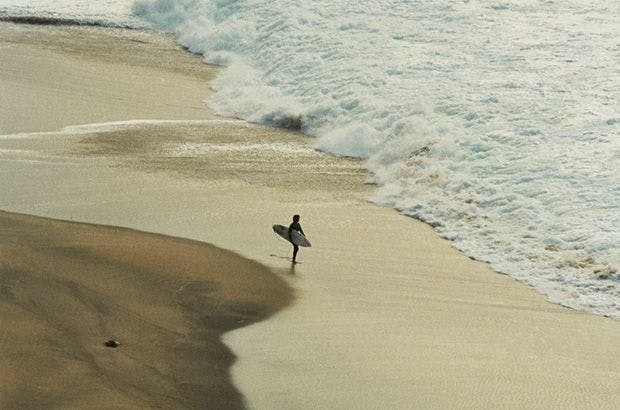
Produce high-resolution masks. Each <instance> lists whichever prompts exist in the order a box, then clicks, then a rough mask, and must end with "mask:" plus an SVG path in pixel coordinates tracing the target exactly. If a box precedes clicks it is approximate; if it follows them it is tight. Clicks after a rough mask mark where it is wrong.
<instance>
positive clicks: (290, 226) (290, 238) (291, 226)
mask: <svg viewBox="0 0 620 410" xmlns="http://www.w3.org/2000/svg"><path fill="white" fill-rule="evenodd" d="M292 231H293V224H290V225H289V226H288V239H289V240H290V241H291V242H293V237H292V236H291V232H292Z"/></svg>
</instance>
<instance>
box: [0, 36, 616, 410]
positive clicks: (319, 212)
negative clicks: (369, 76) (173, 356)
mask: <svg viewBox="0 0 620 410" xmlns="http://www.w3.org/2000/svg"><path fill="white" fill-rule="evenodd" d="M10 30H12V31H11V32H12V33H13V35H15V36H17V37H19V35H18V34H19V33H20V32H21V31H22V30H23V31H24V32H29V30H36V29H32V28H30V29H26V28H19V27H18V28H16V27H11V28H10ZM48 30H50V33H53V32H54V31H53V30H51V29H48ZM72 30H73V31H72ZM80 30H83V29H82V28H79V29H77V28H62V30H60V31H59V32H60V33H61V34H62V36H64V37H62V36H61V38H64V39H65V40H64V41H65V42H68V43H70V46H66V45H65V46H64V48H63V50H55V51H54V52H53V53H52V54H51V55H50V54H49V53H48V51H47V50H43V51H42V52H41V53H38V51H37V50H38V48H37V46H32V47H31V48H30V49H29V52H30V53H34V54H36V55H37V56H39V57H40V58H53V59H55V60H62V61H63V64H65V63H66V64H69V62H70V61H71V60H72V59H73V60H76V61H81V60H82V59H84V60H87V61H89V62H90V63H92V64H104V63H105V64H108V62H105V61H99V60H98V57H97V56H96V55H91V54H89V53H88V52H82V51H81V49H80V47H81V46H80V44H81V42H80V41H79V38H78V37H76V36H75V34H76V33H79V31H80ZM95 31H96V30H95ZM72 33H73V34H72ZM24 37H27V35H25V36H24ZM95 37H96V38H98V39H99V40H98V41H101V42H103V43H105V44H108V43H109V45H108V46H106V47H107V49H109V50H111V51H110V52H111V53H112V54H111V56H109V59H111V61H116V63H115V65H114V66H113V70H106V69H105V68H104V65H101V66H100V68H101V71H100V72H99V76H98V77H99V80H100V81H102V82H103V83H105V82H106V81H107V82H109V83H110V84H114V83H115V81H116V80H115V79H116V77H118V76H120V74H117V73H116V71H118V70H121V71H122V70H125V68H124V65H127V70H129V71H131V70H133V68H134V66H133V65H131V64H128V63H127V64H125V63H124V59H123V57H122V56H123V55H124V54H125V53H124V52H122V50H121V51H120V52H119V56H118V59H117V56H114V54H113V53H114V50H116V49H117V48H118V47H122V45H123V44H126V43H123V42H122V41H121V42H120V43H118V41H119V39H118V35H116V34H115V35H113V36H110V35H109V33H108V34H106V33H105V31H102V32H101V33H100V34H96V35H95ZM3 38H4V36H3ZM71 39H72V40H71ZM54 41H55V40H54V38H53V36H52V37H51V39H50V40H49V42H50V43H52V44H53V43H54ZM23 43H27V41H25V40H24V41H22V43H21V44H20V47H19V48H20V49H22V48H24V47H27V44H23ZM65 48H66V49H67V50H69V51H65ZM0 50H3V51H2V53H3V56H2V57H3V58H2V60H5V59H7V60H10V59H12V58H19V52H17V51H15V50H14V49H13V51H15V52H7V51H6V50H7V48H6V47H5V48H4V49H0ZM9 50H10V48H9ZM145 50H148V47H146V48H145ZM15 54H17V57H15ZM133 54H136V55H137V54H139V52H137V51H134V53H133ZM147 54H148V55H149V56H150V58H153V55H152V53H151V52H148V53H147ZM165 55H166V52H164V56H165ZM46 56H47V57H46ZM65 57H66V58H65ZM164 59H165V58H164ZM2 64H5V63H4V62H3V63H2ZM192 64H193V63H189V62H188V65H192ZM153 70H154V71H156V69H155V68H153ZM163 71H164V72H168V73H170V70H167V69H165V70H163ZM175 72H176V73H177V74H178V73H179V71H178V69H177V71H175ZM184 72H185V71H184V70H181V71H180V73H181V74H179V75H178V80H179V81H181V82H182V81H184V79H187V78H188V76H187V75H186V74H184ZM13 74H14V75H15V77H13V78H11V79H10V80H5V79H6V78H7V74H6V73H5V72H4V71H3V72H1V73H0V81H3V82H0V84H6V81H8V82H9V83H11V84H14V83H19V82H23V83H26V84H29V85H30V86H31V87H33V88H36V87H41V86H40V85H37V84H33V82H32V81H31V80H29V79H28V78H29V77H28V76H29V75H31V74H29V72H28V70H25V72H24V73H20V74H15V73H13ZM50 75H53V74H50ZM175 75H176V74H175ZM189 77H190V78H191V76H189ZM135 81H139V78H137V79H135ZM175 81H177V79H173V83H174V82H175ZM73 83H74V82H72V81H71V82H70V81H69V80H66V81H65V83H62V82H61V83H57V86H58V87H59V88H60V89H64V88H69V87H70V86H71V84H73ZM111 87H114V85H111ZM137 87H138V86H137ZM103 88H104V89H105V88H106V87H103ZM14 89H17V87H14ZM41 92H44V91H41ZM162 92H163V91H162ZM201 92H202V90H200V89H196V90H195V91H194V92H192V91H191V90H189V89H188V90H187V93H186V94H185V98H188V100H190V101H191V100H192V99H193V100H194V101H198V100H200V99H202V98H203V97H204V95H205V94H201ZM26 94H27V93H26ZM33 95H37V91H36V90H35V91H34V92H33ZM12 98H17V99H20V98H25V97H21V96H18V97H12ZM138 98H142V97H138ZM70 102H71V98H67V99H63V98H60V99H59V100H58V101H57V102H56V103H55V104H57V108H63V107H64V108H65V109H66V108H68V107H69V106H67V105H63V104H69V103H70ZM102 104H103V103H102ZM132 106H133V104H128V106H127V109H126V110H125V111H124V115H125V116H124V117H120V118H114V119H132V118H133V119H138V118H141V117H140V116H141V114H139V113H137V112H135V111H133V110H132V108H131V107H132ZM134 108H135V109H136V111H139V110H138V108H136V107H134ZM177 108H178V107H177ZM3 109H4V108H3ZM179 109H181V108H179ZM88 111H89V112H91V114H90V115H92V116H91V117H88V118H89V119H88V121H83V122H89V121H94V122H100V121H107V120H109V119H111V118H110V117H108V116H106V115H105V112H106V110H105V104H103V106H102V109H101V112H102V113H103V114H102V115H101V117H102V118H101V119H99V118H98V117H97V112H99V110H98V106H97V105H94V106H92V107H90V108H89V110H88ZM164 111H165V110H164ZM6 112H11V110H10V109H7V110H5V111H3V114H2V115H3V117H1V118H0V119H2V120H4V117H5V116H6V114H5V113H6ZM159 114H161V115H162V116H161V117H160V118H161V119H171V118H183V117H182V115H183V114H182V113H179V111H177V110H176V109H175V108H174V107H172V108H171V109H170V111H169V112H160V113H159ZM177 114H179V115H180V116H176V115H177ZM84 115H86V114H84ZM145 118H154V117H153V116H148V117H145ZM192 118H195V117H192ZM34 122H35V123H36V121H34ZM49 123H50V121H49V120H42V125H37V124H31V125H30V126H31V127H32V128H30V129H44V128H45V127H46V126H48V124H49ZM68 123H70V122H67V123H66V124H68ZM71 123H73V122H71ZM0 124H1V123H0ZM59 124H60V122H59ZM61 125H62V124H61ZM0 127H1V125H0ZM7 129H10V128H5V131H4V132H7ZM0 155H1V156H0V173H1V174H2V175H3V178H2V179H1V180H0V192H3V198H2V204H1V205H0V207H1V208H3V209H6V210H11V211H17V212H24V213H30V214H36V215H43V216H49V217H55V218H62V219H68V220H76V221H85V222H91V223H99V224H108V225H117V226H126V227H131V228H136V229H140V230H144V231H151V232H157V233H161V234H169V235H174V236H181V237H185V238H191V239H196V240H200V241H206V242H209V243H212V244H214V245H216V246H220V247H223V248H226V249H231V250H233V251H235V252H238V253H240V254H241V255H243V256H245V257H248V258H251V259H253V260H256V261H258V262H261V263H263V264H264V265H267V266H268V267H270V268H271V270H272V271H274V272H275V273H276V274H277V275H278V276H280V277H281V278H284V279H286V281H287V282H288V283H289V284H290V285H292V287H293V288H294V289H295V294H296V300H295V302H294V303H293V304H292V305H291V306H290V307H288V308H287V309H285V310H283V311H281V312H279V313H278V314H276V315H275V316H273V317H272V318H270V319H269V320H266V321H261V322H258V323H255V324H254V325H252V326H247V327H243V328H241V329H238V330H236V331H234V332H229V333H226V334H225V335H224V340H225V342H226V344H227V345H228V346H230V347H231V348H232V350H233V352H234V353H235V355H237V356H238V362H237V363H236V364H235V366H234V367H233V374H232V375H233V380H234V381H235V383H236V386H237V387H238V388H239V389H240V390H241V392H242V393H243V394H244V395H245V398H246V400H247V401H246V404H247V405H248V406H249V407H252V408H260V409H267V408H283V409H284V408H286V409H291V408H412V407H413V408H452V407H455V408H498V407H501V408H545V409H548V408H615V407H617V403H618V402H620V390H619V389H618V386H620V364H619V361H618V357H620V325H619V323H618V322H616V321H612V320H609V319H606V318H602V317H596V316H593V315H589V314H585V313H581V312H576V311H573V310H569V309H566V308H563V307H560V306H557V305H552V304H550V303H548V302H546V301H545V299H544V297H543V296H541V295H540V294H538V293H537V292H536V291H534V290H533V289H531V288H529V287H527V286H525V285H522V284H519V283H517V282H515V281H514V280H512V279H511V278H509V277H507V276H504V275H500V274H497V273H495V272H493V271H491V270H490V269H489V268H488V267H487V266H486V265H485V264H483V263H480V262H476V261H473V260H471V259H469V258H467V257H465V256H464V255H462V254H461V253H459V252H457V251H455V250H454V249H453V248H452V247H451V246H450V243H449V242H447V241H445V240H442V239H440V238H438V236H437V235H436V234H435V233H434V232H433V231H432V229H431V228H430V227H428V226H427V225H424V224H422V223H420V222H418V221H415V220H413V219H410V218H406V217H403V216H401V215H399V214H398V213H396V212H395V211H393V210H391V209H387V208H381V207H377V206H374V205H372V204H369V203H368V202H366V198H368V197H369V196H370V195H371V194H372V186H368V185H364V181H365V180H366V178H367V175H366V174H365V173H364V171H363V170H362V169H361V164H360V163H359V162H357V161H354V160H345V159H338V158H333V157H330V156H327V155H323V154H320V153H317V152H315V151H313V150H312V149H311V141H308V140H307V139H305V138H304V137H302V136H300V135H298V134H295V133H290V132H286V131H282V130H272V129H269V128H264V127H258V126H251V125H248V124H245V123H243V122H239V121H229V120H215V121H203V122H168V123H161V122H160V123H155V122H146V123H132V124H115V125H114V124H113V125H106V126H98V127H90V128H87V129H79V130H78V129H73V130H67V131H65V132H60V133H46V134H31V135H20V136H13V137H11V136H6V137H2V138H1V139H0ZM293 213H300V214H301V215H302V221H301V223H302V226H303V227H304V230H305V231H306V233H307V234H308V235H309V237H310V239H311V240H312V241H313V245H314V247H313V248H311V249H302V251H301V253H300V255H299V258H300V260H301V261H302V264H300V265H296V266H291V265H290V262H289V261H288V260H287V258H288V257H290V247H289V246H287V245H286V244H285V243H282V242H279V241H278V239H277V238H275V237H273V236H271V233H270V225H271V224H273V223H282V224H285V223H288V219H289V218H290V216H291V215H292V214H293ZM99 242H100V243H105V241H99ZM3 280H4V279H3ZM137 306H139V305H137ZM119 337H120V336H119ZM97 341H98V340H97ZM103 350H104V352H106V354H107V350H105V349H103ZM66 368H69V367H68V366H66Z"/></svg>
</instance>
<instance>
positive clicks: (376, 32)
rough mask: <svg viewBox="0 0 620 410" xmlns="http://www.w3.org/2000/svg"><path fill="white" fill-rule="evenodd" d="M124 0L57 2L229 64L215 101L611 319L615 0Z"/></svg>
mask: <svg viewBox="0 0 620 410" xmlns="http://www.w3.org/2000/svg"><path fill="white" fill-rule="evenodd" d="M13 2H14V3H19V2H16V1H14V0H13ZM21 3H23V2H21ZM27 3H28V4H31V5H32V7H31V9H29V10H30V11H28V10H27V11H28V12H31V11H32V10H34V11H35V12H37V13H38V12H39V11H37V10H43V8H42V6H40V4H52V5H53V6H52V7H51V10H52V11H54V10H56V11H54V12H58V8H56V9H54V8H53V7H55V5H57V4H58V2H51V1H47V2H45V1H41V2H38V1H32V2H27ZM130 3H131V2H128V1H127V2H120V3H119V2H94V1H82V2H66V5H67V8H66V10H65V11H63V12H61V14H62V13H66V14H72V15H74V16H75V15H78V17H79V16H82V17H85V18H91V19H92V16H93V15H95V14H96V15H101V16H104V17H105V18H104V20H106V21H117V22H121V21H122V22H127V21H139V22H141V23H136V24H142V23H147V24H149V25H151V26H152V27H154V28H157V29H161V30H166V31H170V32H174V33H176V35H177V36H178V41H179V42H180V43H181V44H182V45H183V46H185V47H187V48H188V49H189V50H190V51H193V52H196V53H200V54H202V55H204V58H205V60H206V61H207V62H211V63H216V64H222V65H226V66H227V68H226V70H225V71H224V73H223V74H222V75H221V76H220V77H219V78H218V79H217V80H216V81H215V82H214V83H213V84H212V85H213V87H214V88H215V89H216V91H217V92H216V94H215V95H214V96H213V97H211V98H210V99H209V100H208V101H207V103H208V104H209V105H210V106H211V107H212V108H213V109H214V110H215V111H217V112H218V113H221V114H224V115H229V116H235V117H239V118H244V119H247V120H250V121H254V122H259V123H267V124H273V125H278V126H290V127H300V128H301V129H302V131H304V132H305V133H306V134H308V135H310V136H312V137H314V138H316V148H317V149H319V150H322V151H326V152H330V153H333V154H336V155H342V156H355V157H361V158H365V159H366V166H367V168H368V169H369V170H370V171H372V173H373V180H372V182H374V183H375V184H376V185H377V189H376V194H375V196H374V197H373V198H372V199H373V200H374V201H376V202H377V203H382V204H388V205H391V206H393V207H395V208H396V209H398V210H399V211H401V212H402V213H403V214H406V215H409V216H412V217H416V218H419V219H421V220H423V221H426V222H428V223H429V224H431V225H432V226H433V227H434V228H435V229H436V230H437V231H438V232H439V233H440V234H441V235H442V236H444V237H446V238H448V239H450V240H451V241H453V243H454V246H456V247H457V248H459V249H461V250H462V251H463V252H465V253H466V254H467V255H469V256H471V257H474V258H477V259H480V260H483V261H487V262H489V263H490V264H491V266H492V267H493V268H494V269H495V270H497V271H499V272H502V273H505V274H508V275H511V276H513V277H515V278H517V279H519V280H521V281H523V282H525V283H528V284H530V285H532V286H534V287H535V288H536V289H538V290H539V291H541V292H542V293H544V294H545V295H547V297H548V298H549V300H550V301H552V302H555V303H560V304H562V305H565V306H569V307H573V308H576V309H581V310H585V311H589V312H592V313H596V314H600V315H606V316H610V317H613V318H615V319H620V274H619V273H618V268H619V267H620V176H619V175H620V172H619V170H620V109H619V107H620V105H619V97H620V64H619V63H620V43H619V42H618V39H619V38H620V25H619V24H617V22H618V21H620V6H619V5H618V3H617V2H597V1H590V0H567V1H563V2H560V1H527V0H526V1H511V0H507V1H461V2H454V1H432V0H429V1H373V0H357V1H341V2H333V1H326V0H316V1H296V0H273V1H269V2H265V1H252V0H246V1H232V0H230V1H226V0H217V1H216V0H213V1H208V0H137V1H135V2H133V4H130ZM7 4H11V0H0V14H1V13H3V12H4V13H5V14H6V13H9V14H10V13H13V12H14V11H15V10H17V9H16V8H15V7H14V6H13V9H11V8H10V7H11V6H7ZM76 4H89V5H96V6H93V7H95V10H98V11H96V12H90V11H89V12H88V13H86V12H80V11H77V6H76ZM24 7H25V8H26V9H28V7H26V6H24ZM11 10H13V11H11ZM81 10H90V9H89V8H88V7H86V6H84V7H83V8H82V9H81ZM22 11H23V10H22ZM48 11H49V10H48ZM80 13H82V14H80ZM87 14H88V16H90V17H88V16H87ZM415 240H416V238H411V241H412V243H415ZM455 274H456V275H458V272H455Z"/></svg>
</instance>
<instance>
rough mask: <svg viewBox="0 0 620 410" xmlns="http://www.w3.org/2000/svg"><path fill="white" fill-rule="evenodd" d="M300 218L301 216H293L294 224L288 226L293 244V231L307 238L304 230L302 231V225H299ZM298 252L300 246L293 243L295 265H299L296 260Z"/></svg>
mask: <svg viewBox="0 0 620 410" xmlns="http://www.w3.org/2000/svg"><path fill="white" fill-rule="evenodd" d="M299 218H300V217H299V215H293V222H292V223H291V224H290V225H289V226H288V237H289V240H290V241H291V243H293V238H292V237H291V233H292V232H293V231H297V232H299V233H300V234H302V235H304V236H305V234H304V230H303V229H301V225H300V224H299ZM297 252H299V246H297V245H295V244H294V243H293V263H297V261H296V260H295V259H296V258H297Z"/></svg>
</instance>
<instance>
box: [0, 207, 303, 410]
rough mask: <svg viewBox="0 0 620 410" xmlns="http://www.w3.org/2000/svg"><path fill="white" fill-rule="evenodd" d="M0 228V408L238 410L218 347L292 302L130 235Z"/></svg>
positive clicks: (31, 221)
mask: <svg viewBox="0 0 620 410" xmlns="http://www.w3.org/2000/svg"><path fill="white" fill-rule="evenodd" d="M0 227H1V229H0V318H1V319H0V320H1V323H2V327H1V333H0V335H1V336H0V338H1V340H0V346H1V347H0V358H1V360H2V367H3V371H2V376H0V386H2V387H1V388H0V390H1V392H0V407H2V408H24V407H31V408H32V407H40V406H53V407H55V406H69V407H75V408H86V407H127V406H139V407H151V406H155V407H168V408H169V407H179V406H182V407H201V408H216V407H217V408H241V407H243V402H242V396H241V394H240V393H239V392H238V391H237V389H236V388H235V387H234V386H233V385H232V383H231V382H230V378H229V367H230V366H231V364H232V363H233V361H234V355H233V354H232V353H231V352H230V350H229V349H228V348H227V347H226V346H225V345H223V344H222V343H221V341H220V335H221V334H222V333H223V332H226V331H229V330H231V329H234V328H238V327H241V326H245V325H247V324H250V323H253V322H255V321H258V320H262V319H264V318H266V317H268V316H269V315H271V314H273V313H274V312H276V311H277V310H279V309H282V308H283V307H284V306H286V305H287V304H288V303H289V302H290V300H291V291H290V289H289V287H288V286H287V285H286V284H285V282H284V281H282V280H281V279H279V278H278V277H276V276H275V275H273V274H272V273H271V272H270V271H269V270H268V269H266V268H265V267H263V266H262V265H260V264H258V263H255V262H253V261H250V260H247V259H244V258H241V257H240V256H238V255H236V254H234V253H233V252H230V251H226V250H223V249H219V248H216V247H214V246H210V245H208V244H204V243H200V242H196V241H191V240H185V239H179V238H172V237H166V236H162V235H155V234H149V233H144V232H138V231H133V230H129V229H122V228H115V227H108V226H96V225H87V224H79V223H71V222H64V221H57V220H51V219H44V218H38V217H31V216H27V215H21V214H14V213H6V212H0ZM109 339H114V340H118V341H120V343H121V345H120V346H119V347H118V348H115V349H113V348H109V347H105V346H104V343H105V341H107V340H109Z"/></svg>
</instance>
